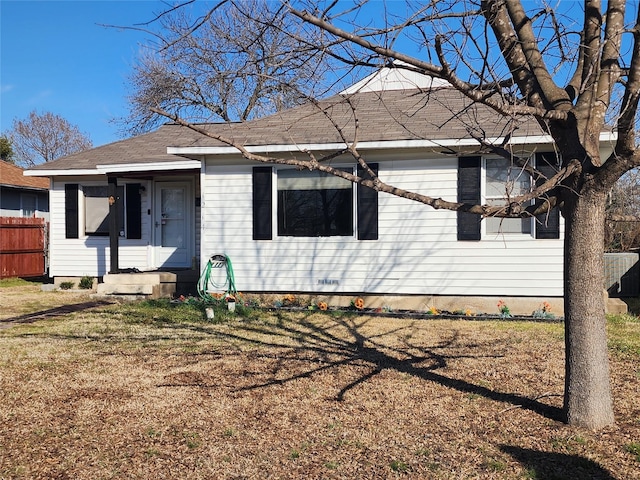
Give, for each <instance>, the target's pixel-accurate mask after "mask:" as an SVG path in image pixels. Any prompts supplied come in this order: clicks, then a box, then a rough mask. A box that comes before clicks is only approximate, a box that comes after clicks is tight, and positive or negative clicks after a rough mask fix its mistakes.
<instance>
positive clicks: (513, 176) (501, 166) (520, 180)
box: [485, 158, 531, 234]
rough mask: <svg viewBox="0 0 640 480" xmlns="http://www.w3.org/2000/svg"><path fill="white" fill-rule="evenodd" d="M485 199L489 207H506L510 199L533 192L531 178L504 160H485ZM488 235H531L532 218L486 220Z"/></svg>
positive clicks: (495, 218) (492, 218)
mask: <svg viewBox="0 0 640 480" xmlns="http://www.w3.org/2000/svg"><path fill="white" fill-rule="evenodd" d="M485 165H486V177H485V197H486V200H487V203H488V204H489V205H505V204H506V203H507V201H508V199H509V198H513V197H517V196H520V195H523V194H525V193H526V192H529V191H530V190H531V177H530V176H529V174H528V173H527V172H525V171H523V170H522V169H521V168H519V167H517V166H515V165H511V164H510V163H509V161H508V160H507V159H504V158H488V159H486V160H485ZM485 228H486V232H487V234H531V219H530V218H498V217H489V218H486V219H485Z"/></svg>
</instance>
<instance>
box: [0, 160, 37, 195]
mask: <svg viewBox="0 0 640 480" xmlns="http://www.w3.org/2000/svg"><path fill="white" fill-rule="evenodd" d="M22 172H24V169H22V168H20V167H18V166H16V165H14V164H13V163H9V162H5V161H4V160H0V185H1V186H3V187H18V188H28V189H35V190H49V180H48V179H47V178H35V177H25V176H24V175H23V174H22Z"/></svg>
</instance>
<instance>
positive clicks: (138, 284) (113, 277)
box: [97, 272, 176, 298]
mask: <svg viewBox="0 0 640 480" xmlns="http://www.w3.org/2000/svg"><path fill="white" fill-rule="evenodd" d="M102 282H103V283H100V284H99V285H98V289H97V294H98V295H118V296H129V295H130V296H132V297H140V296H144V297H146V298H163V297H172V296H173V294H174V293H175V292H176V274H175V273H169V272H145V273H108V274H106V275H105V276H104V277H103V279H102Z"/></svg>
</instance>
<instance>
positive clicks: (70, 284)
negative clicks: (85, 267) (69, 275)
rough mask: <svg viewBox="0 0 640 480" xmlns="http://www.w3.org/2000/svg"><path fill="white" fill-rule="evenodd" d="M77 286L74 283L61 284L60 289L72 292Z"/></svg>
mask: <svg viewBox="0 0 640 480" xmlns="http://www.w3.org/2000/svg"><path fill="white" fill-rule="evenodd" d="M74 285H75V283H73V282H61V283H60V289H61V290H70V289H72V288H73V286H74Z"/></svg>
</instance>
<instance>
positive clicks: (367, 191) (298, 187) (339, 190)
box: [252, 163, 378, 240]
mask: <svg viewBox="0 0 640 480" xmlns="http://www.w3.org/2000/svg"><path fill="white" fill-rule="evenodd" d="M369 168H370V169H371V171H372V172H373V173H374V175H377V174H378V164H377V163H371V164H369ZM276 176H277V189H276V190H277V201H274V189H273V187H272V183H273V180H274V177H276ZM358 176H359V177H361V178H369V173H368V172H367V171H365V170H364V169H362V168H361V167H360V166H358ZM252 182H253V190H252V194H253V200H252V201H253V239H254V240H272V239H273V228H272V220H273V217H274V214H273V213H274V212H273V204H274V203H277V217H278V235H282V236H298V237H318V236H338V235H342V236H353V231H354V223H353V222H354V219H353V217H354V215H353V210H354V204H353V202H354V199H353V197H354V195H353V189H354V187H353V185H352V184H351V182H348V181H346V180H344V179H341V178H339V177H335V176H333V175H326V174H322V173H320V172H310V171H298V170H293V169H283V170H279V171H277V173H275V174H274V169H273V168H272V167H253V175H252ZM355 191H356V194H355V197H356V210H357V216H356V225H355V228H356V229H357V239H358V240H378V192H377V191H376V190H374V189H371V188H368V187H365V186H363V185H357V187H355Z"/></svg>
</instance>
